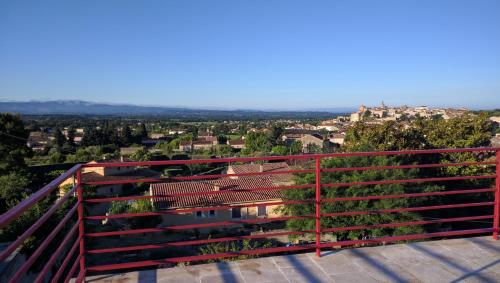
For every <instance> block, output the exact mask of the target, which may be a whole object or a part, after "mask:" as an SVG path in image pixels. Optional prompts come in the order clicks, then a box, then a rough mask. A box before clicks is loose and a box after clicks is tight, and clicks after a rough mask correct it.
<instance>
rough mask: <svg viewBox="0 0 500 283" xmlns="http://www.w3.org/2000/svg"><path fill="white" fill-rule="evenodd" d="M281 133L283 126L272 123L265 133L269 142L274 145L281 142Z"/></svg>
mask: <svg viewBox="0 0 500 283" xmlns="http://www.w3.org/2000/svg"><path fill="white" fill-rule="evenodd" d="M283 133H284V129H283V127H281V126H277V125H273V126H272V127H271V129H270V130H269V133H268V135H267V137H268V139H269V144H271V146H275V145H278V144H279V143H281V136H282V135H283Z"/></svg>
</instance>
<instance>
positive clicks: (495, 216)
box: [493, 150, 500, 240]
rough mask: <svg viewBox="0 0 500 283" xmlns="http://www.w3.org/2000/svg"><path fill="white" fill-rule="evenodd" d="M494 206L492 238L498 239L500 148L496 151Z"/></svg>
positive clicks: (499, 220)
mask: <svg viewBox="0 0 500 283" xmlns="http://www.w3.org/2000/svg"><path fill="white" fill-rule="evenodd" d="M495 158H496V167H495V171H496V178H495V206H494V208H493V209H494V210H493V239H495V240H498V233H499V231H498V229H499V228H498V226H499V222H500V219H499V218H500V150H497V151H496V156H495Z"/></svg>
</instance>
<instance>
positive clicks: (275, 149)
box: [271, 145, 290, 155]
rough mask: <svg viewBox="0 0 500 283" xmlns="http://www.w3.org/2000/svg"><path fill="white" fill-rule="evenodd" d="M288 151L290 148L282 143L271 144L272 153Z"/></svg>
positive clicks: (278, 153) (286, 152)
mask: <svg viewBox="0 0 500 283" xmlns="http://www.w3.org/2000/svg"><path fill="white" fill-rule="evenodd" d="M289 153H290V149H289V148H288V147H286V146H284V145H277V146H273V148H272V149H271V154H273V155H288V154H289Z"/></svg>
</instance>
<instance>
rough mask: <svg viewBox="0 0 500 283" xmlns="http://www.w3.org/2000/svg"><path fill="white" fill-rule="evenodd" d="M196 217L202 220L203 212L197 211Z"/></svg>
mask: <svg viewBox="0 0 500 283" xmlns="http://www.w3.org/2000/svg"><path fill="white" fill-rule="evenodd" d="M195 215H196V218H202V217H203V211H196V212H195Z"/></svg>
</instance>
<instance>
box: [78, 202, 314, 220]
mask: <svg viewBox="0 0 500 283" xmlns="http://www.w3.org/2000/svg"><path fill="white" fill-rule="evenodd" d="M313 202H314V200H291V201H277V202H262V203H250V204H241V205H217V206H207V207H199V208H189V209H169V210H161V211H155V212H139V213H121V214H111V215H93V216H86V217H85V219H88V220H100V219H116V218H129V217H143V216H159V215H166V214H184V213H190V212H196V211H210V210H227V209H232V208H245V207H254V206H261V205H265V206H270V205H284V204H308V203H313Z"/></svg>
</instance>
